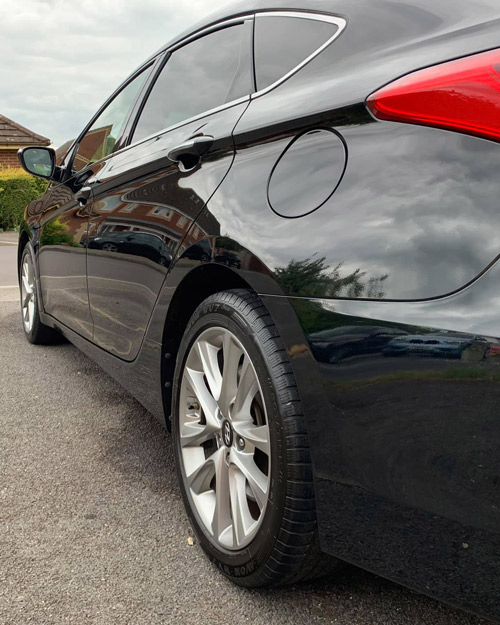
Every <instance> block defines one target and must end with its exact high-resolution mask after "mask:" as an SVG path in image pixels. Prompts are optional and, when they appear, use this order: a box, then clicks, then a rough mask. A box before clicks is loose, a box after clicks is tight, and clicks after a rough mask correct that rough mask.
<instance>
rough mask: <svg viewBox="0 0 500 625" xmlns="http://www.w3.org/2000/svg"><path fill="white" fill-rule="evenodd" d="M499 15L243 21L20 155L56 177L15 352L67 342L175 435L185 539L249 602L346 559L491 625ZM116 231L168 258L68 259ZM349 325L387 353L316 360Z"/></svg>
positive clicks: (328, 12)
mask: <svg viewBox="0 0 500 625" xmlns="http://www.w3.org/2000/svg"><path fill="white" fill-rule="evenodd" d="M499 18H500V4H498V2H496V1H494V0H471V1H468V2H465V1H462V0H438V1H432V2H431V0H407V1H406V0H405V1H404V2H396V3H395V2H391V1H389V0H377V1H373V0H358V1H356V2H352V1H350V0H293V1H292V0H281V2H279V3H277V4H273V5H270V4H268V3H266V2H264V1H259V0H256V1H253V2H252V1H250V2H245V3H241V4H238V5H236V6H234V7H233V8H232V9H227V10H226V11H225V12H224V13H221V14H219V15H217V16H215V17H213V18H211V19H208V20H206V21H205V22H203V23H202V24H199V25H198V26H196V27H193V28H192V29H191V30H190V31H188V32H186V33H184V34H183V35H181V36H179V37H178V38H176V39H175V40H173V41H171V42H170V43H169V44H168V45H166V46H165V47H164V48H162V49H161V50H160V51H159V52H158V53H157V54H155V55H153V56H152V57H151V58H150V59H148V60H147V61H146V62H145V63H144V64H143V65H141V67H139V68H138V69H137V70H136V71H135V72H134V73H133V74H131V76H130V78H128V79H127V80H126V81H125V83H124V84H122V85H121V86H120V87H119V88H118V89H117V91H116V92H115V93H114V94H113V95H112V96H111V97H110V98H109V99H108V100H107V102H106V103H105V104H104V105H103V107H102V108H101V109H100V110H99V111H98V112H97V114H96V115H95V116H94V118H93V119H92V120H91V121H90V122H89V124H88V125H87V127H86V128H85V129H84V130H83V132H82V133H81V135H80V137H79V138H78V139H77V140H76V141H75V142H73V143H72V144H71V145H70V146H69V148H68V150H63V151H62V152H65V154H63V155H61V156H59V157H58V158H56V156H55V153H54V151H53V150H51V149H50V148H39V147H37V148H25V149H23V150H21V152H20V160H21V163H22V164H23V166H24V167H25V168H26V169H27V170H28V171H30V172H32V173H34V174H35V175H38V176H42V177H45V178H47V179H48V180H50V181H51V184H50V186H49V188H48V190H47V192H46V193H45V195H44V196H43V198H42V199H41V200H39V201H37V202H34V203H32V204H30V205H29V206H28V207H27V210H26V217H25V221H24V224H23V226H22V229H21V233H20V239H19V243H20V245H19V276H20V284H21V298H22V315H23V324H24V329H25V332H26V335H27V337H28V339H29V340H30V341H31V342H33V343H49V342H51V341H53V340H54V339H56V338H57V336H59V334H60V333H62V334H63V335H64V336H65V337H67V338H68V339H69V340H70V341H72V342H73V343H74V344H75V345H76V346H77V347H79V348H80V349H81V350H83V351H84V352H85V353H86V354H88V355H89V356H90V357H91V358H93V359H94V360H95V361H96V362H98V363H99V364H100V365H101V366H102V367H103V368H104V369H106V370H107V371H109V372H110V374H111V375H113V376H114V377H115V378H116V379H117V380H118V381H119V382H121V383H122V384H123V385H124V386H125V387H126V388H127V390H129V391H130V392H131V393H133V394H134V395H135V397H137V399H138V400H139V401H141V402H142V403H143V404H144V406H146V407H147V408H148V409H149V410H150V411H151V412H152V413H154V414H155V415H156V416H157V417H158V418H159V419H160V420H162V421H163V422H164V423H165V424H166V426H167V428H169V429H171V431H172V436H173V440H174V445H175V455H176V467H177V468H176V470H177V473H178V476H179V481H180V484H181V491H182V495H183V498H184V501H185V504H186V509H187V514H188V516H189V521H190V523H191V524H192V526H193V528H194V530H195V532H196V534H197V536H198V539H199V543H200V545H201V546H202V548H203V549H204V550H205V552H206V553H207V555H208V556H209V558H210V559H211V560H212V561H213V562H215V564H216V565H217V567H219V569H220V570H221V571H222V572H223V573H224V574H225V575H226V576H228V577H229V578H230V579H232V580H234V581H235V582H237V583H239V584H241V585H243V586H248V587H257V586H275V585H278V584H285V583H291V582H296V581H298V580H302V579H313V578H315V577H316V576H318V575H324V574H326V573H329V572H331V571H334V570H336V569H338V568H339V566H341V564H342V562H350V563H354V564H356V565H359V566H361V567H364V568H366V569H368V570H370V571H373V572H375V573H378V574H380V575H382V576H385V577H387V578H389V579H392V580H395V581H397V582H399V583H401V584H406V585H408V586H410V587H412V588H415V589H418V590H420V591H422V592H424V593H427V594H429V595H432V596H434V597H438V598H441V599H443V600H446V601H449V602H451V603H454V604H457V605H460V606H462V607H464V608H466V609H469V610H472V611H476V612H479V613H481V614H484V615H487V616H489V617H492V618H498V617H499V616H500V487H499V485H500V419H499V416H498V412H499V405H500V383H499V382H500V369H499V368H498V364H497V360H498V359H497V358H494V357H493V356H494V355H495V354H496V352H495V349H496V347H495V346H498V344H499V341H500V302H499V298H498V293H499V291H500V264H499V263H498V262H497V258H498V255H499V254H500V228H499V227H498V225H499V220H500V217H499V203H498V197H499V192H498V191H499V186H500V183H499V181H498V171H499V169H500V146H499V142H500V48H499V45H500V20H499ZM110 220H111V221H112V222H113V223H115V224H118V223H119V224H121V227H122V228H124V229H127V228H128V229H129V230H130V229H133V231H134V232H135V233H141V232H155V233H157V234H158V236H160V237H161V238H162V240H164V241H165V242H168V246H169V249H171V250H172V260H171V262H170V261H169V263H167V264H168V266H166V265H164V264H161V263H153V262H144V259H143V258H142V257H141V255H140V253H139V249H134V250H131V249H130V250H128V251H127V250H126V249H125V248H124V249H123V250H122V251H121V252H120V253H119V254H117V253H116V252H115V251H113V250H112V249H111V248H109V247H108V249H106V248H105V247H104V246H102V245H101V246H100V247H99V249H92V246H91V245H89V246H86V245H85V244H82V242H85V241H89V240H92V237H93V236H96V233H99V232H100V231H102V226H103V224H106V223H109V222H110ZM134 236H138V235H134ZM201 241H205V243H204V244H202V243H201ZM221 241H223V243H224V245H223V249H225V250H237V253H236V252H231V254H234V256H235V257H237V259H238V262H236V260H234V259H233V261H232V262H226V263H221V262H216V260H217V259H216V257H215V256H216V254H217V250H218V249H220V248H221V245H220V244H218V243H220V242H221ZM192 246H194V247H192ZM189 250H191V252H190V251H189ZM204 250H210V254H208V253H203V251H204ZM212 250H213V252H212ZM146 255H147V254H146ZM231 258H233V257H232V256H231ZM226 260H228V258H227V257H226ZM364 326H368V327H371V328H372V329H373V328H377V333H378V334H379V335H380V336H382V337H383V340H381V341H379V342H373V340H372V339H373V337H372V333H371V331H370V332H368V333H365V334H363V332H358V333H357V334H356V337H357V338H356V345H355V353H356V354H358V355H359V356H357V357H356V358H351V357H346V358H335V357H334V358H333V361H334V362H328V361H329V360H330V358H323V359H322V360H323V361H321V360H320V359H318V358H317V357H316V355H315V354H316V353H317V349H316V347H315V343H316V346H317V340H318V336H326V337H328V336H331V331H333V330H334V331H335V332H334V336H335V335H338V336H342V335H346V334H347V335H349V334H350V333H351V332H352V328H361V327H364ZM343 327H344V328H345V330H344V331H343V330H342V328H343ZM395 329H396V331H397V333H399V335H400V336H401V339H397V338H394V339H392V337H393V336H394V335H395ZM329 332H330V334H329ZM318 333H324V334H323V335H319V334H318ZM433 335H434V336H435V337H436V340H437V341H442V337H443V336H446V340H447V341H449V342H450V341H453V340H454V337H455V338H456V340H457V341H458V342H459V344H460V345H464V346H465V345H467V346H468V347H467V348H466V349H464V350H463V351H462V352H461V357H460V358H457V357H456V353H453V352H451V353H449V354H447V353H446V352H440V353H439V357H436V351H435V344H433V343H432V337H433ZM409 336H425V337H426V340H425V342H423V343H421V344H419V350H418V352H415V350H406V353H405V354H404V355H401V354H400V353H399V351H398V350H395V351H394V350H393V351H392V352H391V350H390V349H385V352H383V349H384V347H387V344H388V341H389V340H393V341H394V342H393V343H392V344H393V345H395V344H396V342H397V341H399V342H400V343H401V342H403V343H404V342H405V341H406V342H407V341H408V340H409V339H408V337H409ZM405 337H406V338H405ZM425 350H428V354H429V356H430V357H428V358H423V357H422V356H423V355H424V352H425ZM396 352H397V353H396ZM320 353H322V352H321V350H320ZM448 356H449V357H448ZM172 470H173V468H172Z"/></svg>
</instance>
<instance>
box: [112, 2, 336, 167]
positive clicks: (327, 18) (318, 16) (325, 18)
mask: <svg viewBox="0 0 500 625" xmlns="http://www.w3.org/2000/svg"><path fill="white" fill-rule="evenodd" d="M256 17H295V18H299V19H311V20H316V21H319V22H329V23H331V24H335V26H337V27H338V28H337V30H336V31H335V33H334V34H333V35H332V36H331V37H330V39H328V40H327V41H325V43H324V44H322V45H321V46H320V47H319V48H318V49H317V50H315V51H314V52H313V53H312V54H310V55H309V56H308V57H307V58H305V59H304V60H303V61H301V62H300V63H299V64H298V65H297V66H296V67H294V68H293V69H291V70H290V71H289V72H288V73H286V74H285V75H284V76H282V77H281V78H280V79H279V80H277V81H276V82H274V83H273V84H271V85H269V86H268V87H266V88H265V89H261V90H260V91H256V92H255V93H252V94H248V95H246V96H243V97H241V98H238V99H237V100H231V101H230V102H226V103H225V104H221V105H220V106H217V107H215V108H213V109H210V110H208V111H203V112H202V113H200V114H199V115H195V116H194V117H190V118H189V119H185V120H183V121H181V122H179V123H177V124H174V125H172V126H167V127H166V128H163V129H162V130H159V131H158V132H155V133H153V134H150V135H148V136H147V137H143V138H142V139H139V141H136V142H135V143H129V144H128V145H126V146H124V147H123V148H121V149H120V150H117V151H116V152H113V153H112V155H111V156H113V157H114V156H115V155H116V154H123V153H124V152H125V151H127V150H128V149H130V148H135V147H137V146H138V145H141V143H146V142H147V141H151V140H152V139H154V138H157V139H159V138H160V137H161V136H162V135H164V134H166V133H167V132H170V131H171V130H176V129H177V128H181V127H182V126H185V125H188V124H190V123H192V122H195V121H197V120H201V119H204V118H205V117H209V116H210V115H213V114H215V113H219V112H220V111H224V110H225V109H228V108H231V107H233V106H237V105H238V104H243V103H244V102H249V101H250V100H253V99H254V98H257V97H260V96H262V95H265V94H266V93H268V92H269V91H271V90H272V89H274V88H276V87H277V86H279V85H281V83H283V82H285V81H286V80H288V78H290V76H293V74H295V73H296V72H298V71H299V70H300V69H302V67H304V66H305V65H307V64H308V63H309V61H311V60H312V59H314V58H315V57H316V56H318V55H319V54H320V53H321V52H323V50H324V49H325V48H327V47H328V46H329V45H330V44H331V43H332V42H333V41H335V40H336V39H337V38H338V37H339V36H340V35H341V33H342V32H343V31H344V29H345V27H346V26H347V20H346V19H345V18H342V17H335V16H333V15H325V14H323V13H307V12H305V11H261V12H256V13H254V14H251V13H249V14H246V15H242V16H240V17H237V18H231V19H229V20H225V21H222V22H219V23H217V24H212V25H211V26H208V27H207V28H204V29H203V30H200V31H198V32H196V33H194V34H193V35H190V36H188V37H186V38H185V39H182V40H181V41H179V42H177V43H175V44H174V45H173V46H171V47H170V48H166V49H164V50H163V52H161V53H160V54H161V55H165V56H167V55H170V54H171V53H172V52H174V51H175V50H178V49H179V48H182V47H183V46H184V45H187V44H189V43H191V42H192V41H194V40H196V39H199V38H200V37H204V36H205V35H208V34H210V33H212V32H216V31H217V30H221V29H222V28H225V27H227V26H235V25H237V24H241V23H243V22H245V21H247V20H254V19H255V18H256ZM166 62H167V63H168V59H167V61H166ZM253 63H254V65H255V57H254V59H253ZM144 65H146V64H144ZM163 66H164V64H163ZM163 66H162V68H161V69H159V72H161V71H162V69H163ZM137 73H138V71H137V72H136V75H137ZM158 75H159V74H158ZM156 78H158V76H157V77H156ZM153 88H154V86H153ZM108 158H109V157H108ZM103 160H104V159H103Z"/></svg>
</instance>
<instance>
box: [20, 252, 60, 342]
mask: <svg viewBox="0 0 500 625" xmlns="http://www.w3.org/2000/svg"><path fill="white" fill-rule="evenodd" d="M19 290H20V295H21V315H22V322H23V329H24V334H25V336H26V338H27V339H28V341H29V342H30V343H34V344H35V345H50V344H53V343H60V342H61V341H62V340H63V339H62V336H61V335H60V334H59V333H58V332H56V331H55V330H53V329H52V328H49V327H48V326H46V325H45V324H43V323H42V321H41V320H40V312H39V307H38V293H37V288H36V280H35V265H34V260H33V251H32V248H31V245H30V244H29V243H28V244H27V245H26V246H25V247H24V249H23V253H22V256H21V266H20V268H19Z"/></svg>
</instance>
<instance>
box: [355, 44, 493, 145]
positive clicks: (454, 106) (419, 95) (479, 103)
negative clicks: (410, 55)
mask: <svg viewBox="0 0 500 625" xmlns="http://www.w3.org/2000/svg"><path fill="white" fill-rule="evenodd" d="M366 104H367V106H368V108H369V109H370V111H371V112H372V114H373V115H374V116H375V117H376V118H377V119H385V120H389V121H395V122H406V123H409V124H421V125H424V126H436V127H438V128H447V129H450V130H455V131H457V132H463V133H466V134H471V135H476V136H479V137H485V138H487V139H493V140H494V141H500V50H492V51H490V52H483V53H481V54H474V55H473V56H468V57H465V58H462V59H458V60H456V61H450V62H447V63H442V64H441V65H436V66H434V67H428V68H426V69H422V70H419V71H416V72H413V73H412V74H408V75H407V76H403V77H402V78H399V79H398V80H396V81H394V82H392V83H390V84H389V85H387V86H386V87H383V88H382V89H379V90H378V91H376V92H375V93H373V94H372V95H371V96H370V97H369V98H368V99H367V101H366Z"/></svg>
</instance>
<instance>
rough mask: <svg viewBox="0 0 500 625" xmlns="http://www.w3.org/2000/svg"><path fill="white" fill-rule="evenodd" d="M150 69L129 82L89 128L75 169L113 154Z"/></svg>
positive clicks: (76, 160)
mask: <svg viewBox="0 0 500 625" xmlns="http://www.w3.org/2000/svg"><path fill="white" fill-rule="evenodd" d="M150 69H151V67H148V68H147V69H145V70H144V71H142V72H141V73H140V74H139V75H138V76H136V77H135V78H134V80H132V81H131V82H129V83H128V85H127V86H126V87H124V88H123V89H122V90H121V91H120V93H118V95H117V96H116V97H115V98H114V99H113V100H112V101H111V102H110V103H109V104H108V106H107V107H106V108H105V109H104V111H102V113H101V114H100V115H99V117H98V118H97V119H96V120H95V122H94V123H93V124H92V126H91V127H90V128H89V130H87V132H86V134H85V135H84V137H83V139H82V140H81V141H80V145H79V146H78V152H77V154H76V157H75V160H74V162H73V169H74V170H75V171H80V169H83V168H84V167H86V166H87V165H89V164H91V163H95V162H96V161H98V160H100V159H101V158H104V157H106V156H107V155H108V154H111V152H112V151H113V149H114V147H115V143H116V140H117V138H118V137H119V135H120V132H121V130H122V128H123V125H124V123H125V121H126V120H127V116H128V113H129V111H130V109H131V107H132V105H133V103H134V101H135V98H136V97H137V94H138V93H139V90H140V89H141V87H142V85H143V84H144V82H145V80H146V78H147V76H148V74H149V71H150Z"/></svg>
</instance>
